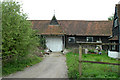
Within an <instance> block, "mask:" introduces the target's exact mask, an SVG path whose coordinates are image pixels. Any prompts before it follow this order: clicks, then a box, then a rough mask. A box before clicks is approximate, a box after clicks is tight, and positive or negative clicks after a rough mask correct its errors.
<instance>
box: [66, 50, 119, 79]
mask: <svg viewBox="0 0 120 80" xmlns="http://www.w3.org/2000/svg"><path fill="white" fill-rule="evenodd" d="M66 59H67V60H66V62H67V66H68V77H69V78H117V77H118V66H117V65H108V64H93V63H82V76H81V77H80V75H79V62H78V60H79V54H76V53H72V52H70V53H68V54H66ZM82 60H87V61H102V62H109V63H118V61H117V60H115V59H112V58H109V57H108V56H107V55H106V54H103V55H98V54H83V55H82Z"/></svg>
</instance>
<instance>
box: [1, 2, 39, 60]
mask: <svg viewBox="0 0 120 80" xmlns="http://www.w3.org/2000/svg"><path fill="white" fill-rule="evenodd" d="M20 8H21V4H20V3H18V2H16V1H3V2H2V56H3V60H5V59H6V57H12V58H13V57H16V59H18V58H19V57H23V56H26V55H27V54H30V53H32V52H33V51H34V50H35V48H36V47H37V46H38V45H39V43H38V37H37V36H36V31H34V30H32V28H31V22H29V21H28V20H27V15H26V14H24V13H23V12H21V11H20Z"/></svg>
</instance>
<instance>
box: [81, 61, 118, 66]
mask: <svg viewBox="0 0 120 80" xmlns="http://www.w3.org/2000/svg"><path fill="white" fill-rule="evenodd" d="M81 62H86V63H96V64H110V65H120V64H118V63H108V62H97V61H81Z"/></svg>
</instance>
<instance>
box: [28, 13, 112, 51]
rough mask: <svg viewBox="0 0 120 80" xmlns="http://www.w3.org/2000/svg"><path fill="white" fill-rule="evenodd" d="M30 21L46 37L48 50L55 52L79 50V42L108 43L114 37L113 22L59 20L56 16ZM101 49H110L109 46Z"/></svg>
mask: <svg viewBox="0 0 120 80" xmlns="http://www.w3.org/2000/svg"><path fill="white" fill-rule="evenodd" d="M30 21H31V22H32V24H33V26H32V28H33V29H36V30H38V31H39V32H38V34H39V35H42V36H44V37H45V39H46V46H47V48H48V49H50V50H51V51H53V52H60V51H62V50H64V49H65V48H77V47H78V46H79V44H77V41H79V42H103V43H108V42H109V39H108V37H110V36H111V35H112V23H113V22H112V21H85V20H57V19H56V17H55V15H54V16H53V17H52V19H51V20H30ZM86 47H88V46H86ZM90 47H91V46H90ZM94 47H95V46H94ZM101 47H102V49H105V50H107V49H109V46H101Z"/></svg>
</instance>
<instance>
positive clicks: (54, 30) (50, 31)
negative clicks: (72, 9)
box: [41, 25, 64, 35]
mask: <svg viewBox="0 0 120 80" xmlns="http://www.w3.org/2000/svg"><path fill="white" fill-rule="evenodd" d="M41 34H42V35H64V31H63V30H62V27H61V26H59V25H49V26H48V27H47V28H46V29H45V31H43V32H42V33H41Z"/></svg>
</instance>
